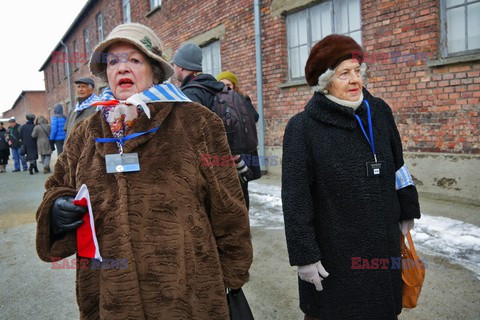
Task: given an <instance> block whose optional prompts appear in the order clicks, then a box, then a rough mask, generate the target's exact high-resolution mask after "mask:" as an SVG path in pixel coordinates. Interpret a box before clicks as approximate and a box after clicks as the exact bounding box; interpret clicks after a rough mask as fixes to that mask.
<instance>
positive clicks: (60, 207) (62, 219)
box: [51, 196, 88, 235]
mask: <svg viewBox="0 0 480 320" xmlns="http://www.w3.org/2000/svg"><path fill="white" fill-rule="evenodd" d="M74 199H75V198H74V197H72V196H66V197H59V198H57V199H55V201H54V202H53V207H52V212H51V213H52V216H51V225H52V230H53V233H54V234H56V235H58V234H61V233H65V232H66V231H70V230H75V229H77V228H78V227H79V226H81V225H82V223H83V221H82V217H83V215H84V214H85V213H86V212H87V211H88V209H87V208H85V207H80V206H77V205H74V204H73V200H74Z"/></svg>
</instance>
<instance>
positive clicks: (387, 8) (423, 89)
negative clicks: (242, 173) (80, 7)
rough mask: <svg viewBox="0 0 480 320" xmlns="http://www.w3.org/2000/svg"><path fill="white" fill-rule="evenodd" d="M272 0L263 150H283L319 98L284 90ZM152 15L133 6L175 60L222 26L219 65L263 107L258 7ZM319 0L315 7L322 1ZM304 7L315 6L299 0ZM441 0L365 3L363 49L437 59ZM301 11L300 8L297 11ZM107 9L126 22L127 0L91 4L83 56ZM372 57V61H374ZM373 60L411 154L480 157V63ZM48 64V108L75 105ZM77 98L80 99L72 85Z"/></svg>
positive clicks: (180, 5)
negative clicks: (301, 115)
mask: <svg viewBox="0 0 480 320" xmlns="http://www.w3.org/2000/svg"><path fill="white" fill-rule="evenodd" d="M272 1H275V0H265V1H261V20H262V51H263V57H262V63H263V81H264V88H263V91H264V114H265V145H266V146H267V147H277V148H278V147H280V146H281V143H282V138H283V131H284V128H285V125H286V123H287V122H288V120H289V118H290V117H291V116H293V115H294V114H296V113H297V112H299V111H301V110H303V107H304V106H305V104H306V102H307V101H308V100H309V99H310V97H311V95H312V91H311V89H310V88H309V87H308V85H306V84H303V85H295V86H287V85H285V84H286V82H287V80H288V65H287V61H288V54H287V48H286V47H287V44H286V24H285V16H284V15H278V14H277V13H275V14H272V13H271V12H270V7H271V4H272ZM162 2H163V4H162V7H161V8H160V9H158V10H155V11H153V12H150V4H149V1H146V0H131V1H130V3H131V17H132V21H133V22H140V23H143V24H146V25H148V26H150V27H151V28H152V29H154V30H155V31H156V32H157V34H158V35H159V36H160V38H161V39H162V40H163V42H164V45H165V48H164V52H166V53H167V54H169V55H170V56H171V54H172V53H173V52H174V51H175V50H176V49H177V48H178V47H179V46H180V44H181V43H182V42H184V41H186V40H189V39H191V38H194V37H196V36H198V35H200V34H203V33H205V32H207V31H209V30H212V29H213V28H215V27H217V26H219V25H223V26H224V27H225V34H224V36H223V38H222V39H221V59H222V69H223V70H225V69H228V70H231V71H233V72H234V73H236V74H237V75H238V77H239V80H240V86H241V89H242V90H243V91H244V92H245V93H246V94H248V95H249V96H250V97H251V98H252V100H253V102H254V104H256V98H257V96H256V94H257V93H256V82H255V77H256V74H255V73H256V67H255V37H254V36H255V35H254V15H253V1H250V0H238V1H233V0H227V1H217V0H204V1H201V2H194V3H192V2H191V1H172V0H165V1H162ZM317 2H318V1H311V3H317ZM299 3H301V4H300V5H301V6H302V7H303V6H305V5H309V4H308V1H299ZM438 6H439V4H438V1H435V0H429V1H417V0H413V1H407V0H402V1H390V0H380V1H373V0H364V1H362V26H363V27H362V37H363V46H364V48H365V50H366V52H367V54H369V55H370V60H372V57H375V55H377V56H378V55H384V56H385V57H386V56H387V55H389V54H390V55H391V52H398V53H400V54H401V55H417V54H420V53H422V54H425V55H427V60H429V61H430V60H435V59H438V52H439V43H440V29H439V28H440V27H439V26H440V21H439V8H438ZM290 7H292V5H290ZM290 10H295V8H293V9H290ZM99 12H102V14H103V17H104V19H103V21H104V31H105V37H106V36H107V34H108V32H110V31H111V30H112V29H113V28H114V27H115V26H116V25H117V24H119V23H121V21H122V8H121V1H98V2H93V4H92V6H91V8H90V9H89V10H87V12H86V14H85V16H84V19H83V20H81V21H80V22H79V23H78V26H77V27H76V28H75V30H74V31H73V32H72V34H71V35H70V36H69V37H68V40H67V43H68V45H69V47H70V48H72V42H73V40H74V39H77V42H78V43H79V50H80V51H84V50H85V49H84V42H83V29H84V28H85V27H87V26H89V28H90V43H91V47H92V48H93V47H94V46H95V44H96V42H97V39H98V38H97V33H96V21H95V19H96V15H97V14H98V13H99ZM373 60H375V59H373ZM385 60H387V61H383V62H382V61H373V62H372V61H367V62H368V63H367V64H368V69H367V72H368V80H367V83H366V86H367V88H368V89H369V90H370V91H371V92H372V93H373V94H374V95H377V96H378V97H381V98H383V99H384V100H386V101H387V103H388V104H389V105H390V106H391V107H392V109H393V110H394V114H395V117H396V120H397V124H398V127H399V130H400V133H401V135H402V139H403V142H404V148H405V150H406V151H419V152H439V153H442V152H443V153H464V154H479V153H480V146H479V136H480V135H479V115H478V113H479V99H480V93H479V92H480V90H479V89H480V77H479V76H480V63H479V62H470V63H464V64H451V65H445V66H437V67H429V66H428V65H427V64H426V63H425V62H423V63H422V62H419V61H420V59H417V60H415V61H414V62H413V63H411V62H404V61H402V60H401V59H397V60H398V61H394V62H393V63H392V61H391V56H390V59H385ZM51 65H52V64H47V66H46V68H45V70H46V72H45V74H46V77H45V78H46V79H47V81H49V83H48V86H47V88H48V91H47V106H48V107H49V108H51V107H52V106H53V104H54V103H57V102H66V101H68V99H69V98H68V89H67V84H66V78H65V77H64V73H63V65H61V68H62V69H61V72H60V73H61V75H62V77H61V79H60V83H58V81H57V76H56V70H55V72H54V73H55V83H54V86H53V85H52V84H51V82H52V81H51V78H52V76H51ZM88 75H89V70H88V68H87V65H86V64H82V65H81V66H80V67H79V68H78V69H77V70H72V77H73V79H76V78H79V77H82V76H88ZM72 88H73V94H74V96H75V88H74V87H72Z"/></svg>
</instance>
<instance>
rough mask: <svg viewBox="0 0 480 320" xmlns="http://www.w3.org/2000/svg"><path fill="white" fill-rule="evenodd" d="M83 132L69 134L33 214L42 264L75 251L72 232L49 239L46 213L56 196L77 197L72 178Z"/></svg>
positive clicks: (51, 234) (80, 127) (76, 131)
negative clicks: (35, 212) (41, 198)
mask: <svg viewBox="0 0 480 320" xmlns="http://www.w3.org/2000/svg"><path fill="white" fill-rule="evenodd" d="M83 128H84V126H78V127H76V128H75V130H74V131H72V133H71V137H69V141H68V143H67V144H65V149H64V152H62V154H61V155H60V157H59V158H58V160H57V163H56V164H55V170H54V174H53V175H52V176H50V177H49V178H48V180H47V182H46V183H45V189H46V191H45V193H44V195H43V200H42V202H41V203H40V206H39V208H38V210H37V214H36V220H37V235H36V247H37V254H38V256H39V257H40V259H42V260H43V261H46V262H52V260H55V259H56V260H58V259H60V258H65V257H68V256H70V255H72V254H74V253H76V251H77V244H76V231H75V230H73V231H70V232H67V233H66V234H65V236H64V237H62V238H58V239H56V237H55V236H54V235H53V233H52V232H51V229H50V211H51V209H52V205H53V202H54V201H55V199H57V198H58V197H60V196H75V194H76V193H77V185H76V179H75V175H76V170H77V163H78V158H79V156H80V154H81V150H82V146H83V142H84V141H85V139H86V138H85V135H84V130H83Z"/></svg>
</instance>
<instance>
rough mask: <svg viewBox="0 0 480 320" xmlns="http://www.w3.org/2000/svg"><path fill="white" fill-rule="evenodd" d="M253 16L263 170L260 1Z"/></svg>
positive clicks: (260, 149)
mask: <svg viewBox="0 0 480 320" xmlns="http://www.w3.org/2000/svg"><path fill="white" fill-rule="evenodd" d="M253 3H254V4H253V5H254V15H255V65H256V66H257V106H258V114H259V116H260V117H259V119H258V147H259V148H258V149H259V150H258V155H259V156H260V169H261V170H262V171H266V168H265V161H264V159H265V127H264V116H263V79H262V38H261V21H260V1H259V0H254V1H253Z"/></svg>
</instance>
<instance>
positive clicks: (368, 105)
mask: <svg viewBox="0 0 480 320" xmlns="http://www.w3.org/2000/svg"><path fill="white" fill-rule="evenodd" d="M363 102H365V105H366V106H367V119H368V132H369V133H370V139H369V138H368V135H367V132H366V131H365V128H364V127H363V123H362V120H360V117H359V116H358V115H355V117H356V118H357V120H358V124H359V125H360V128H361V129H362V132H363V135H364V136H365V138H367V141H368V144H369V145H370V147H371V148H372V152H373V157H374V158H375V162H377V153H376V152H375V141H374V140H373V126H372V115H371V114H370V104H369V103H368V101H367V100H363Z"/></svg>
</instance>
